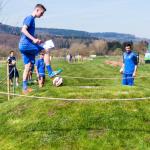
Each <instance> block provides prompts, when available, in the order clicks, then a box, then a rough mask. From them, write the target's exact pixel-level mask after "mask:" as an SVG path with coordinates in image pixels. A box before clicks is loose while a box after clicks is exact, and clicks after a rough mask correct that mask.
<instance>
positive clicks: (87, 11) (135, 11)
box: [0, 0, 150, 38]
mask: <svg viewBox="0 0 150 150" xmlns="http://www.w3.org/2000/svg"><path fill="white" fill-rule="evenodd" d="M0 1H4V2H6V4H5V5H4V7H3V9H2V11H1V12H0V22H3V23H6V24H9V25H14V26H21V25H22V21H23V19H24V17H26V16H27V15H30V14H31V13H32V10H33V8H34V6H35V4H37V3H42V4H44V5H45V7H46V8H47V11H46V13H45V14H44V16H43V18H40V19H37V21H36V26H37V27H47V28H63V29H75V30H83V31H88V32H119V33H129V34H134V35H136V36H139V37H146V38H150V30H149V28H150V17H149V14H150V8H149V7H150V0H0Z"/></svg>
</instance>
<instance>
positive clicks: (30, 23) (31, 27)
mask: <svg viewBox="0 0 150 150" xmlns="http://www.w3.org/2000/svg"><path fill="white" fill-rule="evenodd" d="M23 25H26V26H27V27H28V29H27V31H28V32H29V33H30V34H31V35H32V36H34V33H35V18H34V17H33V16H32V15H30V16H28V17H26V18H25V19H24V21H23ZM30 43H32V40H31V39H29V38H28V37H27V36H26V35H24V34H23V33H22V35H21V39H20V44H23V45H24V44H30Z"/></svg>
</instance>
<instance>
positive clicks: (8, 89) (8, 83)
mask: <svg viewBox="0 0 150 150" xmlns="http://www.w3.org/2000/svg"><path fill="white" fill-rule="evenodd" d="M7 93H8V100H10V82H9V63H8V62H7Z"/></svg>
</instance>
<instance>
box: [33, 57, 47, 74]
mask: <svg viewBox="0 0 150 150" xmlns="http://www.w3.org/2000/svg"><path fill="white" fill-rule="evenodd" d="M35 65H36V67H37V70H38V73H39V75H40V76H45V63H44V59H38V60H37V61H36V64H35Z"/></svg>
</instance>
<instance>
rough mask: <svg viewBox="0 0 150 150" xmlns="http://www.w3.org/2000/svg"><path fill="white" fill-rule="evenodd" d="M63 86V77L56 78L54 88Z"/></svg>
mask: <svg viewBox="0 0 150 150" xmlns="http://www.w3.org/2000/svg"><path fill="white" fill-rule="evenodd" d="M62 84H63V78H62V77H55V78H54V79H53V85H54V86H56V87H58V86H60V85H62Z"/></svg>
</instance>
